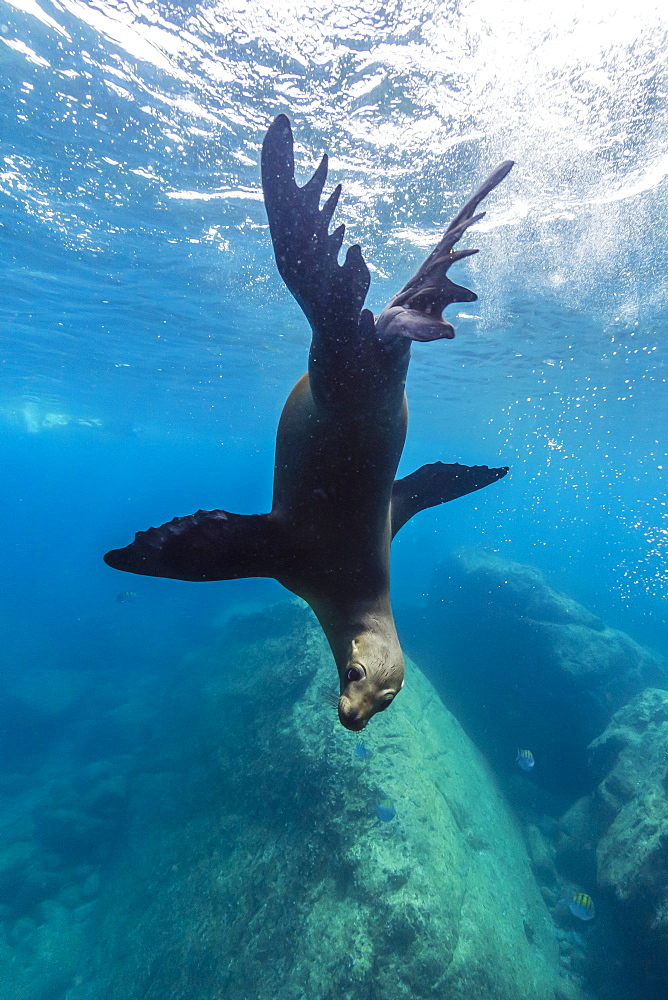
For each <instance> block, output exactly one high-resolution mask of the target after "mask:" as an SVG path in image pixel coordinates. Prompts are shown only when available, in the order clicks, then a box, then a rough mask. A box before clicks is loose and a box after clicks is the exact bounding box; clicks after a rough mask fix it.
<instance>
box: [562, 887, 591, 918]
mask: <svg viewBox="0 0 668 1000" xmlns="http://www.w3.org/2000/svg"><path fill="white" fill-rule="evenodd" d="M566 902H567V903H568V909H569V910H570V911H571V913H572V914H573V916H574V917H578V918H579V919H580V920H593V919H594V917H595V916H596V909H595V907H594V900H593V899H592V898H591V896H590V895H589V894H588V893H586V892H578V891H577V889H571V891H570V892H569V893H568V896H567V897H566Z"/></svg>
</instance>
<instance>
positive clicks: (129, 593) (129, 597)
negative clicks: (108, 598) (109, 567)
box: [116, 590, 137, 604]
mask: <svg viewBox="0 0 668 1000" xmlns="http://www.w3.org/2000/svg"><path fill="white" fill-rule="evenodd" d="M136 597H137V594H136V592H135V591H134V590H122V591H121V593H120V594H116V600H117V601H118V603H119V604H129V603H130V601H134V600H135V599H136Z"/></svg>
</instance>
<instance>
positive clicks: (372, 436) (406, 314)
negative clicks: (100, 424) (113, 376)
mask: <svg viewBox="0 0 668 1000" xmlns="http://www.w3.org/2000/svg"><path fill="white" fill-rule="evenodd" d="M512 166H513V164H512V162H511V161H506V162H504V163H502V164H501V165H500V166H499V167H497V169H496V170H495V171H494V173H493V174H492V175H491V176H490V177H489V178H488V179H487V180H486V181H485V183H484V184H483V185H482V186H481V187H480V188H479V189H478V190H477V191H476V192H475V194H474V195H473V196H472V197H471V198H470V200H469V201H468V202H467V204H466V205H465V206H464V208H463V209H462V210H461V211H460V212H459V214H458V215H457V216H456V217H455V219H454V220H453V221H452V222H451V223H450V225H449V227H448V229H447V230H446V232H445V234H444V236H443V238H442V239H441V240H440V242H439V243H438V245H437V246H436V248H435V249H434V250H433V252H432V253H431V254H430V255H429V257H428V258H427V259H426V261H425V262H424V263H423V264H422V266H421V267H420V268H419V270H418V271H417V273H416V274H415V276H414V277H413V278H411V280H410V281H409V282H408V284H407V285H405V287H404V288H402V290H401V291H400V292H399V293H398V294H397V295H395V296H394V298H393V299H392V300H391V301H390V302H389V304H388V305H387V306H386V307H385V309H384V310H383V311H382V313H381V314H380V316H379V317H378V318H377V319H374V317H373V315H372V313H371V312H370V311H369V310H368V309H364V308H363V305H364V299H365V297H366V293H367V291H368V288H369V283H370V279H369V270H368V268H367V266H366V264H365V262H364V259H363V257H362V253H361V250H360V248H359V246H351V247H350V248H349V250H348V251H347V253H346V257H345V260H344V262H343V264H339V263H338V254H339V250H340V248H341V244H342V241H343V236H344V231H345V227H344V226H342V225H341V226H339V227H338V229H336V230H334V232H333V233H330V232H329V223H330V221H331V218H332V215H333V213H334V210H335V208H336V204H337V202H338V199H339V195H340V192H341V185H339V186H338V187H337V188H335V190H334V191H333V192H332V194H331V195H330V196H329V198H328V199H327V201H326V202H325V204H324V206H323V207H322V208H320V198H321V195H322V191H323V187H324V184H325V179H326V177H327V156H326V155H325V156H323V158H322V160H321V162H320V165H319V166H318V168H317V170H316V171H315V173H314V174H313V176H312V177H311V179H310V180H309V181H308V182H307V183H306V184H305V185H304V186H303V187H298V186H297V184H296V182H295V178H294V155H293V139H292V130H291V128H290V122H289V121H288V119H287V118H286V116H285V115H279V116H278V117H277V118H276V119H275V120H274V122H273V123H272V125H271V126H270V128H269V130H268V131H267V134H266V137H265V140H264V144H263V147H262V185H263V190H264V200H265V205H266V210H267V215H268V218H269V228H270V232H271V238H272V241H273V245H274V251H275V255H276V263H277V266H278V270H279V272H280V274H281V277H282V278H283V280H284V282H285V284H286V285H287V287H288V288H289V290H290V291H291V292H292V294H293V295H294V297H295V298H296V300H297V302H298V303H299V305H300V306H301V308H302V310H303V312H304V314H305V315H306V318H307V319H308V321H309V323H310V325H311V330H312V334H313V337H312V341H311V349H310V353H309V361H308V373H307V374H306V375H304V376H303V377H302V378H301V379H300V380H299V381H298V382H297V384H296V386H295V387H294V389H293V390H292V392H291V393H290V395H289V397H288V399H287V402H286V404H285V407H284V409H283V413H282V415H281V418H280V421H279V424H278V432H277V436H276V460H275V468H274V495H273V503H272V508H271V511H270V512H269V513H268V514H258V515H241V514H232V513H229V512H227V511H223V510H213V511H202V510H200V511H198V512H197V513H196V514H192V515H190V516H188V517H177V518H174V520H173V521H170V522H169V523H167V524H163V525H162V526H161V527H158V528H149V529H148V531H140V532H138V533H137V534H136V535H135V539H134V541H133V542H131V544H130V545H128V546H126V547H125V548H122V549H114V550H113V551H111V552H108V553H107V554H106V555H105V557H104V558H105V561H106V562H107V563H108V565H109V566H112V567H114V568H115V569H122V570H127V571H129V572H132V573H142V574H146V575H148V576H164V577H171V578H172V579H177V580H193V581H204V580H230V579H236V578H240V577H250V576H267V577H275V578H276V579H277V580H278V581H279V582H280V583H282V584H283V585H284V586H285V587H287V589H288V590H290V591H292V592H293V593H294V594H298V595H299V596H300V597H302V598H304V600H306V601H308V603H309V604H310V605H311V607H312V608H313V610H314V612H315V614H316V615H317V617H318V620H319V621H320V624H321V625H322V628H323V630H324V632H325V635H326V636H327V639H328V641H329V644H330V646H331V649H332V653H333V654H334V659H335V660H336V666H337V670H338V674H339V684H340V697H339V700H338V712H339V718H340V720H341V723H342V724H343V725H344V726H345V727H346V728H347V729H351V730H354V731H359V730H361V729H363V728H364V726H366V724H367V722H368V721H369V719H370V718H371V716H372V715H374V714H375V713H376V712H381V711H383V710H384V709H385V708H387V706H388V705H389V704H390V703H391V701H392V700H393V698H394V697H395V696H396V694H397V693H398V691H399V690H400V689H401V688H402V686H403V681H404V658H403V654H402V651H401V646H400V644H399V639H398V636H397V631H396V628H395V624H394V618H393V616H392V608H391V605H390V543H391V541H392V538H393V537H394V535H395V534H396V533H397V531H398V530H399V529H400V528H401V526H402V525H403V524H405V523H406V521H408V520H409V518H411V517H412V516H413V514H416V513H417V512H418V511H420V510H424V509H425V508H427V507H432V506H435V505H436V504H441V503H445V502H446V501H448V500H453V499H455V498H456V497H460V496H464V495H465V494H466V493H471V492H473V491H474V490H478V489H481V488H482V487H483V486H487V485H488V484H489V483H492V482H494V481H495V480H497V479H500V478H501V477H502V476H505V474H506V472H507V471H508V469H507V467H504V468H498V469H490V468H487V466H485V465H482V466H473V467H469V466H464V465H445V464H443V463H442V462H435V463H434V464H432V465H425V466H422V468H420V469H418V470H417V471H416V472H413V473H412V474H411V475H409V476H406V477H405V478H404V479H400V480H398V481H395V479H394V476H395V473H396V470H397V466H398V464H399V458H400V457H401V452H402V449H403V446H404V439H405V436H406V423H407V407H406V396H405V392H404V385H405V381H406V372H407V369H408V362H409V359H410V347H411V342H412V341H414V340H417V341H431V340H439V339H441V338H446V339H449V338H452V337H453V336H454V330H453V328H452V326H451V325H450V323H447V322H446V321H445V320H443V318H442V316H441V313H442V310H443V309H444V307H445V306H446V305H448V304H450V303H452V302H472V301H474V300H475V299H476V298H477V296H476V295H475V294H474V293H473V292H471V291H470V290H469V289H467V288H462V287H461V286H458V285H455V284H453V282H452V281H450V279H449V278H448V277H447V275H446V272H447V270H448V268H449V267H450V265H451V264H452V263H453V262H454V261H456V260H459V259H461V258H462V257H467V256H469V255H470V254H474V253H476V252H477V251H476V250H459V251H454V250H453V247H454V246H455V244H456V243H457V242H458V240H459V239H460V238H461V236H462V235H463V234H464V232H465V231H466V230H467V229H468V227H469V226H471V225H473V223H474V222H477V221H478V220H479V219H481V218H482V214H483V213H481V214H479V215H476V214H475V210H476V208H477V206H478V204H479V203H480V202H481V201H482V199H483V198H484V197H485V196H486V195H487V194H489V192H490V191H492V189H493V188H495V187H496V185H497V184H499V183H500V181H501V180H503V178H504V177H505V176H506V174H507V173H508V171H509V170H510V169H511V167H512Z"/></svg>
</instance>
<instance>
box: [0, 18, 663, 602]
mask: <svg viewBox="0 0 668 1000" xmlns="http://www.w3.org/2000/svg"><path fill="white" fill-rule="evenodd" d="M667 34H668V19H667V18H666V15H665V12H664V11H663V9H662V5H660V4H655V3H651V2H649V0H640V2H636V3H634V4H631V5H628V4H619V5H614V4H606V5H602V4H601V5H598V4H595V5H583V4H581V3H576V2H573V0H562V2H559V3H548V4H541V5H536V4H534V3H532V2H529V0H526V2H525V0H511V2H507V3H504V4H502V5H499V4H497V3H492V2H489V0H470V2H465V0H462V2H460V3H456V2H448V3H443V2H440V0H439V2H428V0H415V2H404V3H380V2H375V0H355V2H343V0H341V2H336V3H334V2H329V0H321V2H316V3H312V4H310V5H309V7H308V9H306V10H305V9H304V5H303V4H302V3H301V2H300V3H297V2H292V0H275V2H272V0H247V2H242V0H239V2H236V3H227V2H226V3H215V2H210V3H201V4H194V3H193V4H182V5H177V4H169V3H111V2H102V0H100V2H95V3H91V2H87V3H84V2H77V0H57V2H56V0H54V2H52V3H48V2H42V3H37V2H36V0H9V2H7V0H3V2H2V3H1V5H0V43H1V44H0V54H1V57H2V77H1V79H2V84H1V87H2V91H1V92H2V101H1V105H0V112H1V115H2V119H1V123H0V128H1V133H2V164H1V172H0V211H1V216H0V221H1V222H2V229H1V230H0V234H1V235H0V238H1V240H2V259H3V298H2V305H1V307H0V308H1V309H2V319H3V348H2V363H3V387H2V400H1V404H2V408H3V414H4V425H5V428H6V429H7V428H11V429H12V430H11V433H14V434H24V435H29V434H31V433H36V432H40V433H41V434H42V435H44V434H47V433H48V434H49V435H50V436H51V438H50V440H51V441H53V442H54V445H53V446H54V447H56V444H55V442H56V438H57V435H60V437H59V438H58V441H59V444H58V445H57V447H61V446H62V447H66V444H65V442H66V436H67V434H72V433H74V431H73V430H72V428H73V427H74V426H77V427H78V428H79V429H80V430H81V429H82V428H88V429H89V430H90V433H91V435H94V434H95V433H96V429H97V428H98V427H101V428H102V429H103V430H105V429H106V430H107V431H109V430H113V429H120V430H122V429H126V430H128V429H129V430H132V431H137V429H141V430H142V431H143V433H144V435H145V438H146V437H150V435H151V434H152V435H153V438H152V440H153V442H154V445H155V442H156V441H157V440H158V439H161V440H162V439H163V438H164V437H165V435H166V434H170V435H172V436H173V437H175V438H188V437H189V436H190V437H192V436H193V435H194V436H195V437H198V438H199V439H201V442H200V445H199V447H200V449H201V455H202V465H203V466H204V467H206V468H207V469H208V468H209V466H210V465H211V463H212V461H214V460H215V461H220V457H219V456H220V452H219V451H216V448H218V446H219V441H220V440H222V439H225V440H226V441H228V442H236V443H237V444H238V446H239V448H240V449H241V452H243V454H244V455H246V454H247V450H244V449H247V445H248V442H249V441H251V440H254V439H255V437H256V438H257V442H258V443H257V449H256V450H257V454H255V455H254V456H253V458H254V461H256V462H257V463H259V464H260V465H261V466H262V468H263V469H264V467H265V466H266V468H267V476H266V477H265V479H263V480H262V487H261V489H262V490H263V491H264V493H266V491H267V484H268V476H269V466H270V462H271V435H272V428H273V425H274V422H275V418H276V416H277V413H278V411H279V409H280V405H281V402H282V399H283V398H284V395H285V393H286V391H287V389H288V388H289V386H290V384H291V382H292V380H294V378H295V377H296V376H297V375H298V374H299V373H300V371H301V370H302V369H303V367H304V363H305V353H306V348H307V343H308V334H307V330H306V327H305V323H304V321H303V319H302V317H301V315H300V313H299V312H298V310H297V309H296V307H295V306H294V304H293V303H292V301H291V300H290V299H289V297H288V295H287V293H286V292H285V289H284V288H283V287H282V285H281V282H280V280H279V278H278V275H277V273H276V270H275V267H274V263H273V258H272V255H271V251H270V244H269V238H268V230H267V228H266V220H265V216H264V209H263V205H262V200H261V193H260V187H259V170H258V156H259V148H260V144H261V140H262V136H263V133H264V130H265V128H266V126H267V123H268V122H269V121H270V119H271V118H272V117H273V115H274V114H276V113H277V112H278V111H286V112H288V113H289V115H290V117H291V118H292V120H293V123H294V127H295V134H296V138H297V159H298V167H299V171H301V174H302V176H306V174H307V172H308V171H309V170H310V169H312V168H313V166H314V164H315V163H316V161H317V158H318V157H319V155H320V154H321V152H322V151H323V150H325V149H326V150H328V151H329V152H330V154H331V160H330V163H331V179H332V181H333V182H335V181H337V180H341V181H343V184H344V198H343V202H342V207H341V209H340V217H341V218H342V219H343V220H344V221H345V222H346V224H347V227H348V238H349V239H350V241H351V242H352V241H359V242H360V243H361V245H362V247H363V250H364V254H365V256H366V259H367V261H368V262H369V264H370V266H371V269H372V279H373V283H372V289H371V293H370V298H369V301H370V304H371V305H372V306H373V307H374V308H375V309H379V308H380V307H381V306H382V304H383V303H384V301H386V299H387V297H388V296H389V295H390V294H391V293H392V292H393V291H394V290H395V289H396V288H397V287H398V286H400V284H401V283H402V282H403V280H405V278H406V277H407V275H408V274H409V273H410V271H411V269H412V268H414V267H415V265H416V263H417V262H419V260H420V259H421V258H422V257H423V255H424V254H425V252H426V250H427V249H428V248H429V247H430V246H431V245H432V244H433V242H434V241H435V239H436V237H437V234H438V233H439V231H440V230H442V228H443V227H444V225H445V224H446V222H447V221H448V219H449V217H450V216H451V214H452V212H453V210H454V209H455V208H456V207H458V206H459V205H460V204H461V202H462V200H463V199H464V198H465V197H466V195H467V194H468V193H469V192H470V191H471V189H472V188H473V187H474V185H475V184H476V183H477V182H478V180H479V179H480V178H481V177H482V176H483V175H485V174H486V172H487V171H489V169H490V168H491V167H492V166H493V165H494V164H495V163H496V162H498V161H499V160H501V159H503V158H506V157H512V158H514V159H515V160H516V161H517V167H516V168H515V170H514V171H513V174H512V175H511V177H510V178H509V179H508V180H507V181H506V182H505V183H504V184H503V186H502V187H501V189H499V190H498V191H497V192H495V194H494V196H493V197H492V198H491V199H490V201H489V205H488V206H487V207H488V216H487V218H486V219H485V220H484V221H483V222H482V223H481V224H480V225H479V226H478V227H477V229H476V232H475V234H474V235H473V236H472V237H471V243H470V244H469V245H477V246H479V247H480V248H481V250H482V251H483V252H482V253H481V254H480V255H479V256H478V257H476V258H475V259H474V260H472V261H471V262H470V263H468V264H467V265H461V269H460V275H462V276H463V274H464V272H465V270H468V271H469V272H470V274H469V275H467V277H468V278H469V279H470V281H471V283H472V285H473V286H474V287H475V288H476V289H477V290H478V291H479V293H480V296H481V298H480V301H479V302H478V303H475V304H474V305H472V306H467V307H466V308H464V309H461V310H460V317H459V321H458V335H457V339H456V340H455V341H454V343H440V344H434V345H430V346H425V347H423V346H421V345H418V346H417V347H416V349H415V350H414V356H415V360H414V362H413V367H412V371H411V377H410V394H411V406H412V413H413V425H412V431H411V433H412V437H411V439H410V444H409V448H408V452H407V456H406V462H407V466H408V465H412V464H413V462H414V461H426V460H431V459H434V458H436V457H438V456H441V457H444V458H448V457H450V458H453V459H454V458H459V459H462V460H464V461H467V460H468V461H469V462H474V461H488V462H493V461H497V459H498V460H503V461H504V462H508V463H509V464H510V465H511V466H512V471H513V479H512V481H511V480H510V479H509V480H508V481H507V482H506V483H504V484H503V491H502V490H501V488H499V490H498V491H497V493H496V494H495V496H494V498H489V497H486V498H485V499H484V500H483V501H481V502H480V507H481V510H482V511H483V515H484V516H481V518H480V522H481V523H480V524H477V523H474V521H475V517H476V515H474V514H472V513H471V511H470V510H469V512H468V513H458V512H456V513H453V512H448V513H447V516H446V514H444V513H443V512H440V513H438V514H436V515H434V517H435V518H437V519H438V518H440V520H435V521H432V522H430V527H429V529H428V533H427V534H428V537H429V538H430V539H431V538H432V537H433V535H432V532H433V525H434V524H436V525H441V526H443V527H444V528H445V526H447V525H449V524H450V523H451V521H452V520H453V518H454V521H455V523H456V522H457V517H460V518H463V519H464V521H463V523H465V524H466V525H467V526H468V528H467V530H470V531H471V532H472V533H473V534H472V537H473V538H474V539H475V538H477V537H478V536H477V535H476V532H479V531H484V532H486V538H483V540H486V541H487V542H488V543H489V544H491V545H492V546H495V547H497V548H498V547H501V548H505V550H506V551H508V553H509V554H510V555H515V556H517V557H519V558H521V557H525V556H527V557H531V558H533V559H534V560H535V561H538V562H539V563H540V562H541V561H542V563H543V564H544V565H546V566H548V567H550V568H552V569H553V570H554V571H555V572H557V573H558V572H560V571H562V570H563V569H564V566H571V567H572V570H573V576H572V581H571V582H572V583H574V581H576V580H579V581H580V584H581V586H582V588H583V589H584V590H587V589H589V590H593V591H598V592H599V593H603V594H607V593H608V592H609V593H611V594H612V595H613V604H614V603H615V602H617V603H619V599H621V601H622V603H623V602H625V601H626V602H627V603H628V599H629V597H630V596H633V595H634V594H635V595H640V594H643V595H647V596H648V597H650V598H652V600H654V599H656V600H657V603H655V604H651V603H650V605H648V610H647V614H651V615H652V616H654V618H656V617H657V615H658V616H659V617H661V612H660V611H659V610H658V609H659V604H658V598H659V597H660V595H661V594H662V593H663V592H664V589H665V586H666V582H667V578H668V565H667V563H666V552H667V551H668V549H667V542H668V519H667V518H666V513H665V489H664V484H665V468H666V467H667V465H666V463H667V462H668V460H667V459H666V444H665V440H666V439H665V427H666V419H667V417H668V414H667V413H666V404H665V392H666V354H665V332H664V327H665V319H666V287H667V285H666V259H665V230H666V183H665V177H666V173H667V172H668V153H666V148H667V147H666V133H667V126H666V118H667V108H668V104H667V100H666V71H665V50H666V43H667V41H668V39H667V37H666V36H667ZM451 312H454V310H451ZM249 422H251V423H252V424H253V426H254V428H255V430H254V431H253V434H252V435H250V436H249V433H250V432H249ZM91 425H92V426H91ZM78 440H79V443H80V447H81V448H82V449H84V451H85V448H86V447H88V446H89V445H87V444H84V443H83V439H82V438H81V437H80V438H79V439H78ZM206 441H210V448H211V451H210V453H209V452H207V451H206V448H207V447H208V446H207V444H206ZM107 445H108V448H109V449H111V450H113V447H114V444H113V441H112V439H111V438H108V439H107ZM161 446H162V445H161ZM91 447H93V448H96V447H98V446H97V445H94V446H91ZM96 454H97V453H96ZM105 454H106V457H101V456H105ZM110 455H111V451H110V452H108V453H105V451H104V447H102V446H100V454H99V455H98V458H97V461H98V462H99V463H102V464H104V462H107V461H108V462H111V458H110V457H109V456H110ZM135 460H136V456H135ZM128 461H129V462H131V461H132V456H131V455H129V456H128ZM235 461H237V466H236V469H233V468H232V466H233V464H234V463H230V460H229V459H228V464H227V466H226V472H225V474H224V475H222V474H221V473H220V472H219V473H217V476H216V480H215V482H216V489H215V490H214V489H213V486H212V485H211V486H209V487H207V490H208V492H209V493H210V494H213V493H216V495H215V496H213V495H210V496H209V497H207V496H206V495H202V497H201V501H196V503H198V502H201V503H204V504H206V502H207V500H208V502H209V504H210V505H214V504H223V505H225V504H227V505H229V506H233V503H234V499H235V495H234V484H233V483H230V480H234V479H235V474H236V477H237V478H238V477H241V478H242V479H243V477H244V475H245V473H244V468H243V462H241V459H238V460H237V459H235ZM119 465H121V466H122V463H119ZM165 467H167V468H169V467H172V468H175V467H177V459H176V457H175V456H174V455H171V456H170V454H169V452H168V451H167V453H166V454H165V456H164V463H163V465H162V466H161V469H162V470H163V472H164V468H165ZM101 475H102V474H101ZM195 477H196V473H195ZM127 478H128V477H127V475H124V473H123V470H122V468H120V469H119V471H118V473H117V474H115V480H114V482H115V483H116V484H117V485H116V488H117V489H118V490H119V491H120V493H122V494H123V495H124V494H125V493H126V492H128V493H129V492H131V490H130V488H129V487H128V489H125V487H124V486H123V485H121V486H118V482H119V480H123V479H127ZM137 478H139V479H141V476H140V474H139V472H138V471H137V470H134V472H133V476H132V477H130V479H131V482H132V483H135V484H136V482H137ZM180 478H183V476H179V474H178V472H176V473H175V474H174V475H173V476H171V480H172V481H173V480H174V479H176V480H179V479H180ZM102 481H103V482H104V476H103V475H102ZM221 481H222V483H223V486H222V487H221ZM254 482H255V480H253V479H252V477H251V479H250V480H248V478H247V479H246V483H247V485H248V483H250V484H251V485H250V486H248V490H249V491H250V492H249V493H248V496H247V498H246V500H247V505H248V509H253V508H254V507H256V506H257V505H258V504H257V498H256V497H255V495H254V494H253V491H252V488H251V487H252V485H253V483H254ZM107 485H108V484H107ZM196 486H197V484H196V482H195V483H194V486H193V492H197V490H196ZM104 489H105V490H107V487H106V486H105V487H104ZM207 490H204V489H203V490H202V493H204V494H206V493H207ZM155 492H156V495H158V494H159V493H161V491H160V490H159V489H158V486H157V485H156V487H155ZM112 493H113V489H112ZM221 493H225V496H221V495H220V494H221ZM264 493H263V502H265V500H266V497H264ZM200 495H201V494H200ZM107 496H108V497H109V502H110V503H113V496H112V495H111V494H109V493H108V491H107ZM189 496H190V494H188V498H189ZM226 497H227V498H228V499H226ZM179 499H180V494H177V496H176V497H174V498H173V500H172V501H171V502H178V501H179ZM183 502H187V501H186V498H185V496H184V500H183ZM165 503H166V504H167V505H168V507H169V509H167V510H165V511H164V513H165V516H167V515H168V514H170V513H174V512H175V510H172V509H171V506H170V496H167V498H166V500H165ZM148 506H149V505H148V503H147V507H148ZM179 512H185V511H181V510H179ZM137 516H138V517H139V521H138V523H137ZM157 516H158V515H157V514H153V513H151V512H149V511H148V510H144V508H143V507H140V508H133V510H132V511H130V512H128V515H127V521H128V526H129V525H130V522H132V526H133V527H137V526H139V525H140V524H142V523H143V521H144V520H145V518H146V517H149V518H153V517H157ZM467 518H468V520H466V519H467ZM471 518H473V521H472V520H471ZM124 524H125V522H124ZM119 530H120V529H119ZM124 530H125V529H124ZM411 530H413V529H411ZM414 530H415V532H416V534H415V536H414V538H413V543H412V549H411V551H412V552H414V549H415V544H416V540H420V539H421V538H422V535H420V533H419V530H418V528H417V527H416V528H415V529H414ZM423 530H427V529H424V528H423ZM102 536H103V532H100V539H99V541H100V545H101V547H104V544H105V543H104V542H103V540H102ZM446 544H448V543H447V540H445V539H444V545H446ZM590 545H593V546H594V550H595V553H596V555H595V556H594V557H593V559H594V561H596V560H598V559H600V560H603V562H602V568H603V576H602V577H601V576H600V575H598V577H597V579H596V581H595V580H594V577H593V575H592V573H591V562H590V560H591V558H592V557H591V555H590V554H588V552H587V548H588V546H590ZM401 551H403V550H401ZM398 558H404V559H405V562H406V567H405V569H406V578H409V577H410V572H411V570H412V569H413V566H414V563H415V556H414V555H409V554H408V553H407V552H406V553H405V554H404V556H403V557H402V556H401V555H400V556H398ZM599 568H600V567H599ZM606 574H607V575H606ZM402 579H403V576H402ZM422 586H425V583H424V582H423V584H422ZM615 606H616V605H615Z"/></svg>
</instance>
